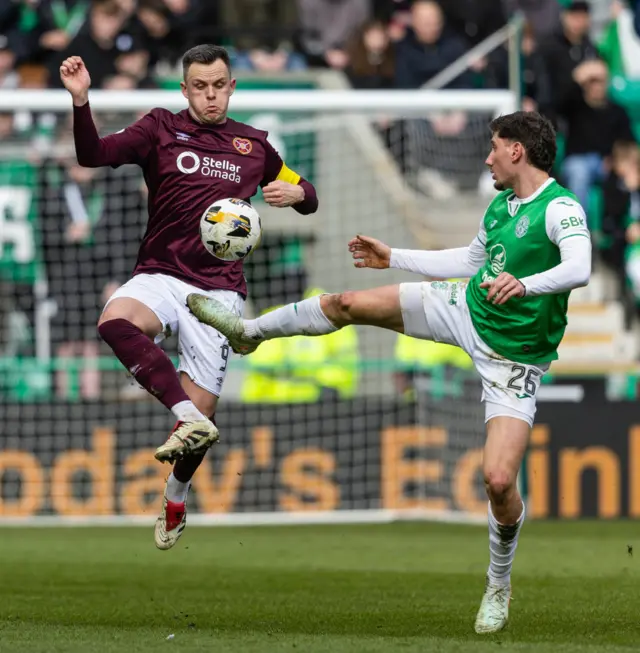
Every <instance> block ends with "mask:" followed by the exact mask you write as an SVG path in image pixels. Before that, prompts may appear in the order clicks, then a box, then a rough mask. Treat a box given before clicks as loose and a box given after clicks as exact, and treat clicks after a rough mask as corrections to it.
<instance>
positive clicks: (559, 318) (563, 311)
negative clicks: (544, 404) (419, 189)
mask: <svg viewBox="0 0 640 653" xmlns="http://www.w3.org/2000/svg"><path fill="white" fill-rule="evenodd" d="M490 128H491V135H492V137H491V152H490V153H489V156H488V157H487V160H486V164H487V166H488V167H489V169H490V170H491V172H492V174H493V178H494V181H495V188H496V189H497V190H498V191H500V192H499V193H498V194H497V195H496V196H495V198H494V199H493V200H492V202H491V204H490V205H489V207H488V208H487V210H486V212H485V214H484V217H483V218H482V221H481V223H480V229H479V231H478V235H477V236H476V238H475V239H474V240H473V242H472V243H471V244H470V245H469V246H468V247H463V248H460V249H449V250H443V251H419V250H403V249H392V248H390V247H388V246H387V245H385V244H384V243H382V242H380V241H378V240H376V239H374V238H369V237H366V236H358V237H356V238H354V239H353V240H352V241H351V242H350V243H349V250H350V251H351V253H352V255H353V258H354V259H355V265H356V267H361V268H365V267H366V268H376V269H385V268H397V269H401V270H407V271H410V272H415V273H417V274H420V275H423V276H428V277H436V278H451V277H464V278H467V277H468V278H470V280H469V282H468V283H461V282H444V281H433V282H418V283H402V284H399V285H392V286H383V287H380V288H375V289H373V290H364V291H353V292H350V291H349V292H344V293H340V294H329V295H322V296H319V297H314V298H311V299H306V300H304V301H301V302H298V303H296V304H289V305H288V306H285V307H283V308H280V309H278V310H275V311H273V312H271V313H268V314H266V315H263V316H261V317H259V318H257V319H255V320H243V319H242V318H240V317H238V316H237V315H235V314H233V313H231V312H230V311H229V310H228V309H226V308H225V307H224V306H222V305H221V304H219V303H218V302H216V301H215V300H213V299H209V298H207V297H205V296H201V295H190V296H189V297H188V304H189V307H190V308H191V310H192V312H193V313H194V314H195V315H196V317H198V318H199V319H200V320H201V321H203V322H205V323H207V324H209V325H211V326H213V327H215V328H216V329H218V330H219V331H221V332H222V333H223V334H224V335H226V336H227V337H228V338H229V343H230V345H231V347H232V348H233V349H234V350H235V351H237V352H238V353H244V354H246V353H250V352H251V351H252V350H253V349H255V347H256V346H258V345H259V344H260V342H262V341H264V340H269V339H271V338H283V337H288V336H293V335H299V334H304V335H309V336H316V335H323V334H326V333H331V332H332V331H335V330H336V329H340V328H342V327H344V326H347V325H348V324H364V325H372V326H377V327H383V328H386V329H392V330H394V331H399V332H401V333H405V334H407V335H409V336H413V337H415V338H422V339H425V340H434V341H437V342H445V343H449V344H453V345H457V346H459V347H461V348H462V349H464V350H465V351H466V352H467V353H468V354H469V356H471V358H472V359H473V362H474V364H475V367H476V369H477V371H478V373H479V374H480V376H481V378H482V386H483V394H482V401H483V402H484V404H485V407H486V412H485V421H486V430H487V435H486V442H485V447H484V459H483V473H484V480H485V486H486V489H487V494H488V496H489V509H488V519H489V554H490V562H489V568H488V570H487V577H486V585H485V591H484V596H483V599H482V603H481V605H480V609H479V611H478V614H477V618H476V622H475V630H476V632H477V633H493V632H497V631H499V630H501V629H502V628H504V626H505V625H506V623H507V620H508V616H509V600H510V597H511V567H512V564H513V558H514V555H515V550H516V546H517V542H518V533H519V531H520V528H521V527H522V523H523V521H524V516H525V515H524V504H523V501H522V499H521V497H520V495H519V493H518V488H517V484H516V479H517V475H518V470H519V469H520V465H521V463H522V459H523V456H524V453H525V450H526V448H527V444H528V442H529V435H530V430H531V426H532V424H533V420H534V416H535V411H536V391H537V389H538V387H539V385H540V380H541V378H542V376H543V375H544V374H545V372H546V371H547V370H548V369H549V365H550V364H551V362H552V361H553V360H555V359H556V358H557V349H558V345H559V344H560V342H561V340H562V337H563V334H564V330H565V327H566V324H567V304H568V300H569V293H570V292H571V290H572V289H573V288H578V287H580V286H585V285H586V284H587V283H588V281H589V276H590V273H591V239H590V236H589V230H588V228H587V222H586V217H585V213H584V211H583V209H582V207H581V206H580V204H579V203H578V202H577V201H576V198H575V196H574V195H573V194H572V193H570V192H569V191H568V190H567V189H566V188H563V187H562V186H561V185H560V184H559V183H558V182H557V181H556V180H555V179H553V178H552V177H551V176H550V171H551V169H552V166H553V163H554V160H555V156H556V135H555V132H554V130H553V127H552V125H551V123H550V122H549V121H548V120H547V119H546V118H544V117H543V116H541V115H540V114H538V113H535V112H521V111H519V112H516V113H512V114H509V115H505V116H501V117H499V118H497V119H495V120H494V121H493V122H492V123H491V125H490Z"/></svg>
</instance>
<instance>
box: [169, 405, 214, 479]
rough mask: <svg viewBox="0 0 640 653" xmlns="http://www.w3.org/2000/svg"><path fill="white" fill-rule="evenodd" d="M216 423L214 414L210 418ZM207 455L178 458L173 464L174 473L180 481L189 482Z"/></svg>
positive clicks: (198, 454)
mask: <svg viewBox="0 0 640 653" xmlns="http://www.w3.org/2000/svg"><path fill="white" fill-rule="evenodd" d="M209 419H210V420H211V421H212V422H213V423H214V424H215V423H216V420H215V416H214V415H212V416H211V417H210V418H209ZM206 455H207V452H206V451H205V452H204V453H197V454H192V455H190V456H185V457H184V458H180V459H179V460H176V462H175V463H174V464H173V475H174V476H175V477H176V479H177V480H178V481H180V483H188V482H189V481H190V480H191V479H192V478H193V475H194V474H195V473H196V470H197V469H198V467H200V463H201V462H202V461H203V460H204V457H205V456H206Z"/></svg>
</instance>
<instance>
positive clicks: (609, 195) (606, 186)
mask: <svg viewBox="0 0 640 653" xmlns="http://www.w3.org/2000/svg"><path fill="white" fill-rule="evenodd" d="M602 196H603V197H602V199H603V209H604V216H603V221H602V233H603V236H604V237H605V241H604V245H605V247H603V249H602V251H601V255H602V259H603V261H604V262H605V263H607V264H608V265H610V266H611V267H612V268H613V270H614V271H615V272H616V274H617V275H618V277H619V279H620V289H621V293H620V294H621V296H622V297H624V295H625V293H624V289H625V286H626V278H625V263H626V268H627V269H626V272H627V274H628V276H629V278H630V279H631V281H632V286H633V290H634V295H635V297H636V299H638V298H640V265H639V263H640V258H639V257H638V249H639V247H638V246H639V244H640V150H638V144H637V143H635V142H618V143H616V144H615V145H614V147H613V155H612V159H611V170H610V172H609V174H608V176H607V178H606V179H605V181H604V183H603V184H602ZM629 254H632V255H629Z"/></svg>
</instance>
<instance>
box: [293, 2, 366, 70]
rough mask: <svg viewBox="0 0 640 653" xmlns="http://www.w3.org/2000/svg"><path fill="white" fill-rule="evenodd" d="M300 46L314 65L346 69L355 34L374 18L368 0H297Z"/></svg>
mask: <svg viewBox="0 0 640 653" xmlns="http://www.w3.org/2000/svg"><path fill="white" fill-rule="evenodd" d="M297 2H298V12H299V17H300V35H299V46H300V48H301V50H302V52H303V54H304V55H305V57H306V59H307V62H308V64H309V66H311V67H316V66H320V67H329V68H334V69H336V70H343V69H344V68H346V66H347V64H348V63H349V58H348V56H347V53H346V50H345V47H346V45H347V42H348V40H349V39H350V38H351V36H352V34H354V32H355V31H356V30H357V29H358V28H359V27H360V26H361V25H363V24H364V23H365V22H366V21H367V20H369V19H370V18H371V11H370V6H369V2H368V0H297Z"/></svg>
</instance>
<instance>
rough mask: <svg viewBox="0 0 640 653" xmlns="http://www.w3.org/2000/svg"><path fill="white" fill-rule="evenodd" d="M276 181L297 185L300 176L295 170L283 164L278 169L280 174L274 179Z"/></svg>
mask: <svg viewBox="0 0 640 653" xmlns="http://www.w3.org/2000/svg"><path fill="white" fill-rule="evenodd" d="M276 181H286V182H287V183H288V184H297V183H298V182H299V181H300V175H299V174H298V173H297V172H296V171H295V170H291V168H288V167H287V164H286V163H283V164H282V168H280V172H279V173H278V176H277V177H276Z"/></svg>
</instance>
